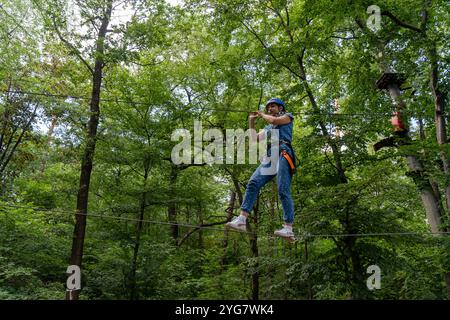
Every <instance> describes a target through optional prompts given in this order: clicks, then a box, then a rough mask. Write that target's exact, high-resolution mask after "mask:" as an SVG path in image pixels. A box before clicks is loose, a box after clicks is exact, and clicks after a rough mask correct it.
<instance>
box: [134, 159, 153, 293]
mask: <svg viewBox="0 0 450 320" xmlns="http://www.w3.org/2000/svg"><path fill="white" fill-rule="evenodd" d="M149 167H150V166H149V162H148V161H147V160H145V163H144V191H143V192H142V197H141V201H140V205H139V221H138V224H137V227H136V240H135V242H134V250H133V260H132V261H131V272H130V288H129V289H130V299H131V300H136V299H138V294H137V289H136V270H137V259H138V254H139V246H140V244H141V233H142V225H143V220H144V214H145V203H146V199H147V179H148V171H149Z"/></svg>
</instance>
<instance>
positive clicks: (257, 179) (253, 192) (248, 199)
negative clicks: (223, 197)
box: [241, 165, 275, 216]
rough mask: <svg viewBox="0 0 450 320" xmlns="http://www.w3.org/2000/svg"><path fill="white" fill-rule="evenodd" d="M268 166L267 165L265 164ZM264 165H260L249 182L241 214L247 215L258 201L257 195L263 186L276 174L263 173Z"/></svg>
mask: <svg viewBox="0 0 450 320" xmlns="http://www.w3.org/2000/svg"><path fill="white" fill-rule="evenodd" d="M265 166H267V165H265ZM262 167H263V165H260V166H259V167H258V168H257V169H256V170H255V172H254V173H253V174H252V176H251V178H250V180H249V182H248V184H247V189H246V190H245V196H244V200H243V202H242V205H241V214H243V215H245V216H247V215H248V214H249V213H250V212H251V211H252V209H253V205H254V203H255V201H256V197H257V196H258V193H259V191H260V190H261V188H262V187H263V186H264V185H265V184H266V183H267V182H269V181H270V180H272V178H273V177H275V175H264V174H262V173H261V168H262Z"/></svg>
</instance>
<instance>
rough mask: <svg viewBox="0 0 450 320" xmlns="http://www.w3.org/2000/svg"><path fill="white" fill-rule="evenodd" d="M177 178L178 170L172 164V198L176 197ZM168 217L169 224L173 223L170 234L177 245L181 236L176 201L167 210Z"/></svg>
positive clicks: (170, 183)
mask: <svg viewBox="0 0 450 320" xmlns="http://www.w3.org/2000/svg"><path fill="white" fill-rule="evenodd" d="M177 177H178V169H177V167H176V166H175V165H174V164H171V169H170V177H169V190H170V195H171V196H172V197H174V196H175V195H176V183H177ZM167 215H168V218H169V222H170V223H173V224H172V225H170V233H171V235H172V238H173V240H174V241H175V243H177V241H178V236H179V229H178V225H177V207H176V202H175V201H171V202H169V206H168V208H167Z"/></svg>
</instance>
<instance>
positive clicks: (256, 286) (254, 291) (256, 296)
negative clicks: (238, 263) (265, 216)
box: [250, 196, 259, 300]
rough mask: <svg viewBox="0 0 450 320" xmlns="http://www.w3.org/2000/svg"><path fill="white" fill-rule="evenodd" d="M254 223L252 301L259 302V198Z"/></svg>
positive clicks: (251, 238) (251, 246) (251, 247)
mask: <svg viewBox="0 0 450 320" xmlns="http://www.w3.org/2000/svg"><path fill="white" fill-rule="evenodd" d="M253 212H254V214H253V216H252V217H253V221H254V226H255V231H254V232H251V233H250V249H251V252H252V258H253V259H255V265H254V266H253V268H254V272H253V273H252V300H259V271H258V269H259V262H258V260H259V251H258V233H257V230H258V214H259V196H258V199H257V201H256V206H255V208H254V210H253Z"/></svg>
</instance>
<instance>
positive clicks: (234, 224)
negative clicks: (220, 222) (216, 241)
mask: <svg viewBox="0 0 450 320" xmlns="http://www.w3.org/2000/svg"><path fill="white" fill-rule="evenodd" d="M225 228H229V229H234V230H238V231H244V232H246V231H247V225H246V222H245V220H243V219H242V218H240V217H235V218H234V219H233V220H232V221H231V222H228V223H226V224H225Z"/></svg>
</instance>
